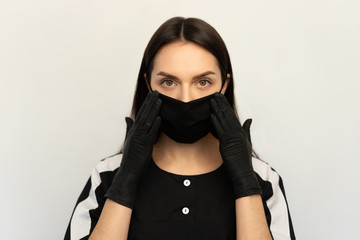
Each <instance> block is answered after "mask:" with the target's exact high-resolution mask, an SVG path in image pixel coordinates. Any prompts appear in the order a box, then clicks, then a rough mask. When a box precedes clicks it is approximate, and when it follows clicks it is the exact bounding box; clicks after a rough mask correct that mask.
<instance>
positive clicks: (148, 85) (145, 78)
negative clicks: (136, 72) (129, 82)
mask: <svg viewBox="0 0 360 240" xmlns="http://www.w3.org/2000/svg"><path fill="white" fill-rule="evenodd" d="M144 80H145V83H146V86H147V88H148V90H149V91H151V89H150V84H149V82H148V80H147V77H146V73H144Z"/></svg>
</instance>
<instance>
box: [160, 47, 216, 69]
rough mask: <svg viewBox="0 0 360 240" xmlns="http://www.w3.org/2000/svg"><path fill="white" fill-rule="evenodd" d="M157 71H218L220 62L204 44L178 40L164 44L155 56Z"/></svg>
mask: <svg viewBox="0 0 360 240" xmlns="http://www.w3.org/2000/svg"><path fill="white" fill-rule="evenodd" d="M153 70H154V72H155V71H173V72H177V71H181V72H184V71H185V72H194V73H198V72H199V71H217V72H219V71H220V69H219V67H218V62H217V59H216V58H215V56H214V55H213V54H212V53H211V52H209V51H208V50H207V49H205V48H203V47H202V46H200V45H198V44H195V43H193V42H183V41H176V42H173V43H169V44H166V45H164V46H163V47H162V48H160V50H159V51H158V52H157V54H156V55H155V58H154V69H153Z"/></svg>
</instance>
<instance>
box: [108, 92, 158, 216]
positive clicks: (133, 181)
mask: <svg viewBox="0 0 360 240" xmlns="http://www.w3.org/2000/svg"><path fill="white" fill-rule="evenodd" d="M158 96H159V92H158V91H156V90H155V91H153V92H150V93H149V94H148V95H147V97H146V99H145V101H144V103H143V105H142V106H141V108H140V110H139V112H138V114H137V116H136V119H135V122H133V120H132V119H131V118H125V120H126V124H127V133H126V140H125V146H124V153H123V157H122V161H121V164H120V167H119V169H118V171H117V173H116V175H115V177H114V180H113V183H112V185H111V187H110V188H109V190H108V191H107V192H106V194H105V197H107V198H110V199H111V200H113V201H115V202H117V203H119V204H121V205H124V206H126V207H128V208H131V209H132V208H133V204H134V201H135V198H136V190H137V185H138V182H139V179H140V178H141V176H142V175H143V174H144V172H145V171H146V169H147V167H148V166H149V163H150V158H151V155H152V150H153V145H154V143H155V141H156V138H157V136H158V134H159V130H160V124H161V118H160V116H159V111H160V106H161V99H160V98H158Z"/></svg>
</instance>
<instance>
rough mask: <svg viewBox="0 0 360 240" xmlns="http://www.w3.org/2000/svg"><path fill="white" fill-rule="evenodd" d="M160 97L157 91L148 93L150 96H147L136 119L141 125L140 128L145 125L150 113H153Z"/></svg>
mask: <svg viewBox="0 0 360 240" xmlns="http://www.w3.org/2000/svg"><path fill="white" fill-rule="evenodd" d="M158 96H159V92H158V91H156V90H155V91H153V92H150V93H148V95H147V96H146V98H145V101H144V103H143V105H142V106H141V108H140V110H139V112H138V114H137V117H136V119H135V122H137V123H139V125H140V126H142V125H143V124H144V123H145V119H146V118H147V116H148V114H149V111H151V109H152V107H153V105H154V103H155V101H156V99H157V98H158Z"/></svg>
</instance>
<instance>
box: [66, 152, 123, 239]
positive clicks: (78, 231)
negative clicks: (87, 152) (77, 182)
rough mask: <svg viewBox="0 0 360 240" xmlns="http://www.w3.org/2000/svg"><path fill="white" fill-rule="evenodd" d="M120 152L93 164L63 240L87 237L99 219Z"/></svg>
mask: <svg viewBox="0 0 360 240" xmlns="http://www.w3.org/2000/svg"><path fill="white" fill-rule="evenodd" d="M121 159H122V154H115V155H113V156H110V157H108V158H105V159H102V160H101V161H99V163H97V164H96V165H95V167H94V168H93V169H92V171H91V175H90V177H89V179H88V181H87V182H86V184H85V187H84V189H83V190H82V192H81V194H80V196H79V198H78V200H77V202H76V204H75V208H74V210H73V212H72V215H71V218H70V222H69V224H68V227H67V229H66V233H65V237H64V240H79V239H81V240H84V239H89V237H90V234H91V233H92V231H93V230H94V228H95V226H96V223H97V222H98V220H99V217H100V214H101V211H102V209H103V207H104V204H105V200H106V198H105V197H104V195H105V193H106V192H107V190H108V189H109V187H110V186H111V183H112V180H113V178H114V176H115V174H116V171H117V169H118V168H119V166H120V162H121Z"/></svg>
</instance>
